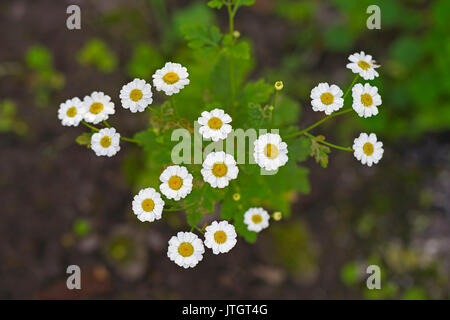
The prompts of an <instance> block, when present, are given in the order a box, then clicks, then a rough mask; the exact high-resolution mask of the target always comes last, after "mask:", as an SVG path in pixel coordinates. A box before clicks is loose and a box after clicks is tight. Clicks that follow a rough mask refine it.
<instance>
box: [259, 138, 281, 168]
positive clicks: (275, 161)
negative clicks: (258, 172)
mask: <svg viewBox="0 0 450 320" xmlns="http://www.w3.org/2000/svg"><path fill="white" fill-rule="evenodd" d="M254 145H255V150H254V152H253V157H254V158H255V162H256V163H257V164H258V165H259V166H260V167H261V168H264V169H266V170H276V169H278V168H279V167H281V166H284V165H285V164H286V162H287V161H288V156H287V153H288V149H287V144H286V143H285V142H283V141H282V140H281V137H280V135H279V134H275V133H266V134H263V135H261V136H259V137H258V139H256V140H255V142H254Z"/></svg>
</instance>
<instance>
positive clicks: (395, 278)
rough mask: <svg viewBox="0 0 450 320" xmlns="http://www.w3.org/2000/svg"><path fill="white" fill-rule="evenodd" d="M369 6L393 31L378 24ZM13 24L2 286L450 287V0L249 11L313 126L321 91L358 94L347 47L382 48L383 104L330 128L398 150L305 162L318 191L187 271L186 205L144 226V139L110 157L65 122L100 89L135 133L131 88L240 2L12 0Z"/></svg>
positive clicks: (130, 292) (167, 289) (5, 292)
mask: <svg viewBox="0 0 450 320" xmlns="http://www.w3.org/2000/svg"><path fill="white" fill-rule="evenodd" d="M70 4H77V5H79V6H80V8H81V30H68V29H67V28H66V19H67V17H68V15H67V14H66V8H67V6H68V5H70ZM372 4H376V5H378V6H379V7H380V8H381V30H368V29H367V27H366V19H367V18H368V16H369V14H367V13H366V9H367V7H368V6H369V5H372ZM0 18H1V19H0V39H1V44H2V45H1V49H0V147H1V157H0V188H1V189H0V190H1V191H0V196H1V203H2V208H1V209H0V261H1V264H0V298H4V299H23V298H33V299H36V298H37V299H47V298H49V299H55V298H63V299H79V298H82V299H98V298H107V299H131V298H143V299H183V298H189V299H211V298H212V299H241V298H247V299H319V298H325V299H356V298H358V299H359V298H360V299H448V298H449V297H450V196H449V190H450V161H449V160H450V152H449V151H450V142H449V137H450V131H449V129H450V76H449V74H448V71H449V70H450V59H449V56H450V32H449V31H450V1H447V0H436V1H429V0H401V1H394V0H383V1H375V0H368V1H366V0H358V1H356V0H330V1H313V0H310V1H299V0H276V1H274V0H257V1H256V3H255V5H254V6H252V7H245V8H241V9H240V10H239V12H238V14H237V16H236V21H235V28H236V29H237V30H239V31H240V33H241V36H242V37H245V38H246V39H247V40H248V41H250V42H251V44H252V53H253V56H254V65H255V68H254V72H253V74H252V78H253V77H254V78H259V77H263V78H265V79H266V81H268V82H269V83H273V82H275V81H276V80H283V81H284V85H285V91H286V92H287V93H288V94H289V95H290V96H291V97H293V98H295V99H296V100H298V101H299V102H300V103H301V104H302V112H301V115H300V116H299V119H298V121H299V123H300V124H301V125H302V126H305V125H308V124H311V123H313V122H315V121H317V120H318V119H319V118H320V117H321V115H319V114H317V113H314V112H312V110H311V108H310V103H309V101H310V100H309V93H310V90H311V88H313V87H314V86H315V85H316V84H317V83H318V82H330V83H337V84H339V85H341V87H342V88H346V87H347V86H348V84H349V83H350V81H351V79H352V74H351V73H350V71H349V70H347V69H346V68H345V65H346V63H347V57H348V55H349V54H351V53H353V52H356V51H360V50H363V51H365V52H366V53H370V54H372V55H373V56H374V57H375V58H376V60H377V62H379V63H380V64H381V68H379V69H378V70H379V73H380V75H381V76H380V78H379V79H378V80H377V81H376V82H375V84H376V85H377V86H379V87H380V91H381V95H382V98H383V105H382V107H381V109H380V114H379V115H378V116H377V117H374V118H370V119H366V120H364V119H360V118H357V117H356V116H355V117H352V116H343V117H341V118H338V121H334V122H333V123H330V124H327V125H325V126H323V128H322V130H323V133H324V135H325V136H330V137H332V141H337V142H344V143H343V144H351V143H348V142H349V141H350V142H351V141H353V138H354V136H355V134H354V132H355V131H356V132H358V131H361V130H366V131H371V132H376V134H377V136H378V137H379V139H381V140H382V141H383V142H384V148H385V154H384V157H383V159H382V160H381V162H380V163H379V164H378V165H376V166H374V167H372V168H367V167H363V166H362V165H361V164H360V163H359V162H358V161H357V160H356V159H354V157H353V155H352V154H350V153H344V152H342V153H340V152H333V153H332V154H331V155H330V165H329V167H328V168H327V169H323V168H321V167H320V165H318V164H317V163H315V161H314V160H313V159H310V160H308V162H307V163H306V166H308V167H309V168H310V171H311V173H310V184H311V193H310V194H308V195H302V196H295V195H293V197H292V200H293V202H292V206H293V210H292V215H291V217H290V218H289V219H284V220H282V221H280V222H276V223H272V225H271V227H270V228H269V229H268V230H266V231H265V232H263V233H262V234H261V235H260V236H259V238H258V241H257V242H256V243H255V244H253V245H250V244H247V243H245V242H244V241H243V240H242V241H240V242H239V243H238V245H237V246H236V247H235V248H234V249H233V250H232V251H231V252H230V253H229V254H226V255H220V256H215V257H214V259H212V257H211V256H212V254H211V253H210V252H208V253H207V254H206V255H205V258H204V261H202V262H201V263H200V264H199V265H198V266H197V267H196V268H194V269H191V270H183V269H181V268H179V267H178V266H177V265H175V264H174V263H172V262H171V261H169V259H168V258H167V257H166V251H167V241H168V239H169V238H170V236H171V235H172V234H174V230H178V229H183V228H184V227H185V220H184V218H183V217H179V216H177V215H167V216H166V217H164V219H162V220H160V221H159V222H158V223H153V224H141V223H138V221H137V219H136V218H135V216H134V215H133V214H132V211H131V199H132V197H133V195H134V189H133V181H134V179H135V176H136V174H138V171H136V168H135V166H133V163H134V162H133V157H136V156H137V155H138V154H139V152H140V151H139V149H138V148H136V147H135V146H133V145H123V146H122V151H121V152H119V154H118V155H117V156H115V157H113V158H111V159H103V158H99V157H96V156H95V155H94V153H93V152H89V151H88V150H86V148H85V147H84V146H80V145H77V143H76V142H75V138H76V137H77V136H79V135H80V134H81V133H82V132H84V131H85V129H84V128H82V127H76V128H69V127H63V126H62V125H61V123H60V121H59V120H58V119H57V109H58V107H59V104H60V103H61V102H63V101H65V100H66V99H67V98H69V97H72V96H79V97H83V96H84V95H86V94H89V93H90V92H91V91H92V90H93V89H94V88H95V89H97V90H100V91H104V92H105V93H106V94H109V95H111V97H112V99H113V101H114V102H115V103H116V109H117V114H116V116H115V117H117V118H114V120H113V121H112V123H114V125H117V127H119V128H120V130H119V131H121V132H123V133H124V135H126V136H132V134H133V133H134V132H136V131H138V130H142V129H143V128H145V127H146V126H147V121H148V119H146V118H145V117H140V116H129V113H128V112H127V111H125V110H123V109H122V108H120V104H119V103H120V101H119V98H118V93H119V90H120V88H121V87H122V85H123V84H125V83H127V82H128V81H130V79H133V78H134V77H140V78H144V79H147V80H149V79H151V75H152V73H153V72H154V70H155V69H157V68H160V67H161V66H162V65H163V64H164V63H165V62H166V61H172V60H173V61H189V54H190V53H189V50H190V49H189V48H188V47H187V46H186V42H185V40H184V39H183V38H182V35H181V31H180V30H181V27H182V26H184V25H186V24H189V23H194V22H195V23H198V22H199V21H201V23H204V24H205V25H212V24H218V25H219V26H220V27H221V29H222V30H226V28H227V16H226V11H225V10H221V11H217V10H212V9H210V8H208V7H207V6H206V1H177V0H167V1H164V0H147V1H144V0H140V1H139V0H129V1H120V0H78V1H76V0H73V1H50V0H39V1H26V0H15V1H6V0H1V1H0ZM187 66H188V68H189V65H187ZM119 118H120V121H119ZM349 128H352V130H349ZM345 142H347V143H345ZM181 218H182V219H181ZM71 264H76V265H79V266H80V267H81V270H82V290H72V291H69V290H67V288H66V278H67V276H68V275H67V274H66V268H67V266H68V265H71ZM371 264H376V265H379V266H380V268H381V274H382V281H381V286H382V289H381V290H368V289H367V288H366V277H367V274H366V267H367V266H368V265H371Z"/></svg>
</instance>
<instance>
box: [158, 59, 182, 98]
mask: <svg viewBox="0 0 450 320" xmlns="http://www.w3.org/2000/svg"><path fill="white" fill-rule="evenodd" d="M188 76H189V73H188V72H187V69H186V68H185V67H183V66H182V65H181V64H179V63H173V62H167V63H166V65H165V66H164V67H163V68H162V69H159V70H156V72H155V74H154V75H153V85H154V86H155V88H156V90H158V91H164V93H165V94H166V95H168V96H171V95H172V94H174V93H178V92H180V90H181V89H183V88H184V86H187V85H188V84H189V79H188Z"/></svg>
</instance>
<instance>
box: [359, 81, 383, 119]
mask: <svg viewBox="0 0 450 320" xmlns="http://www.w3.org/2000/svg"><path fill="white" fill-rule="evenodd" d="M352 96H353V105H352V107H353V109H354V110H355V111H356V113H357V114H358V115H359V116H360V117H364V118H368V117H371V116H375V115H377V114H378V108H377V106H379V105H381V97H380V95H379V94H378V88H377V87H372V86H371V85H370V84H368V83H366V84H365V85H364V86H363V85H362V84H360V83H358V84H356V85H355V86H354V87H353V88H352Z"/></svg>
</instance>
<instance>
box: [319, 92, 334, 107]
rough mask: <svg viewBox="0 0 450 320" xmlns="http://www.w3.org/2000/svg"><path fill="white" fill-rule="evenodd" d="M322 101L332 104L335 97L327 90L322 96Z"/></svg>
mask: <svg viewBox="0 0 450 320" xmlns="http://www.w3.org/2000/svg"><path fill="white" fill-rule="evenodd" d="M320 101H322V103H323V104H326V105H330V104H332V103H333V101H334V97H333V95H332V94H331V93H329V92H325V93H322V95H321V96H320Z"/></svg>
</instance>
